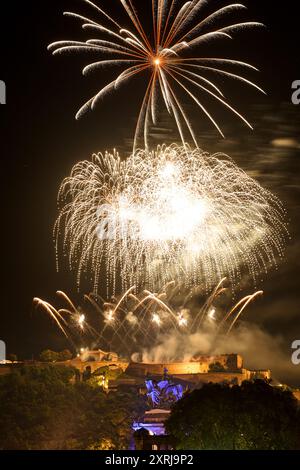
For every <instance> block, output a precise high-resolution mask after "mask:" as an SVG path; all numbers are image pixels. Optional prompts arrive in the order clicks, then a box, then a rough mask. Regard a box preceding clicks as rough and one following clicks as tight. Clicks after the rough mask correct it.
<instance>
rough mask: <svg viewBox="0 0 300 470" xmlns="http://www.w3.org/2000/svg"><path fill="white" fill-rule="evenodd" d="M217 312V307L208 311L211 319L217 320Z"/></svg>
mask: <svg viewBox="0 0 300 470" xmlns="http://www.w3.org/2000/svg"><path fill="white" fill-rule="evenodd" d="M215 313H216V309H215V308H213V307H212V308H211V309H210V311H209V312H208V316H209V318H210V319H211V320H215V319H216V317H215Z"/></svg>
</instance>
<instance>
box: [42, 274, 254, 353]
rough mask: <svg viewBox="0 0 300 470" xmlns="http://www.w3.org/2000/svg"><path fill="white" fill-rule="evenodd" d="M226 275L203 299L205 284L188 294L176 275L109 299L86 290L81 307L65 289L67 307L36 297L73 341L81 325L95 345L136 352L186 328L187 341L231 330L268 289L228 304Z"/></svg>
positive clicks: (85, 334) (82, 332)
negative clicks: (156, 287) (152, 286)
mask: <svg viewBox="0 0 300 470" xmlns="http://www.w3.org/2000/svg"><path fill="white" fill-rule="evenodd" d="M225 281H226V279H225V278H224V279H222V280H221V281H220V282H219V283H218V284H217V286H216V287H215V288H214V289H213V290H212V292H211V293H210V295H209V296H207V298H206V299H205V301H204V302H203V303H199V299H200V298H202V297H203V293H202V287H200V286H199V287H196V288H193V289H192V290H190V291H189V292H188V294H187V295H186V294H184V293H183V292H184V290H182V286H180V285H179V284H176V282H173V281H172V282H169V283H168V284H167V285H166V286H164V287H163V288H162V289H161V290H160V291H159V292H158V293H153V292H151V291H147V290H144V291H142V292H139V293H137V294H136V293H135V290H136V289H135V286H132V287H131V288H129V289H128V290H127V291H126V292H125V293H123V294H122V295H121V296H120V297H119V298H117V299H116V298H112V299H111V300H110V301H109V302H105V301H104V300H103V299H102V298H101V297H99V296H98V295H97V294H89V295H85V296H84V298H85V304H84V305H83V306H81V307H79V308H76V307H75V305H74V303H73V302H72V301H71V300H70V299H69V297H68V296H67V295H66V294H64V293H63V292H57V294H58V295H59V296H60V297H61V298H62V299H63V300H64V301H65V303H66V305H67V308H62V309H59V310H57V309H56V308H55V307H53V306H52V305H51V304H49V303H48V302H45V301H43V300H41V299H39V298H35V299H34V303H35V304H36V306H39V307H41V308H43V309H44V310H45V311H46V312H47V313H48V314H49V315H50V316H51V317H52V318H53V319H54V320H55V322H56V324H57V325H58V326H59V328H60V330H61V331H62V332H63V333H64V334H65V336H66V337H67V338H68V339H70V340H71V341H72V344H73V346H75V347H76V341H78V331H80V336H81V337H80V341H81V342H82V340H83V338H84V340H85V341H86V343H90V344H91V343H92V344H93V345H94V347H95V344H96V345H97V346H101V347H106V348H107V347H109V348H110V347H114V348H116V349H117V350H118V351H119V352H120V351H123V352H125V353H127V354H128V353H129V354H131V353H132V352H136V350H137V349H140V348H141V347H142V348H144V347H146V346H153V345H155V344H157V342H158V341H159V338H161V337H163V336H164V335H172V334H174V333H175V334H180V335H182V338H183V341H184V338H185V337H187V336H189V335H193V334H195V333H199V332H209V333H210V335H211V338H212V340H213V338H217V337H218V336H219V335H228V334H230V332H231V331H232V329H233V327H234V325H235V324H236V323H237V321H238V320H239V319H240V317H241V315H242V313H243V312H244V311H245V309H246V307H247V306H248V305H249V304H250V303H251V302H253V301H254V300H255V299H256V298H257V297H258V296H260V295H262V294H263V292H262V291H257V292H255V293H253V294H251V295H247V296H245V297H243V298H242V299H240V300H239V301H238V302H237V303H235V304H234V305H233V306H232V307H231V308H229V309H228V307H227V308H226V307H225V308H224V307H223V306H221V305H220V303H219V299H220V298H221V297H222V295H224V293H225V292H226V291H227V290H228V288H227V287H225ZM83 312H85V313H84V314H83ZM90 317H93V324H94V325H95V326H93V327H92V326H91V324H89V323H88V321H87V319H88V318H90ZM82 318H84V324H83V323H82V321H81V320H82ZM95 318H96V323H95Z"/></svg>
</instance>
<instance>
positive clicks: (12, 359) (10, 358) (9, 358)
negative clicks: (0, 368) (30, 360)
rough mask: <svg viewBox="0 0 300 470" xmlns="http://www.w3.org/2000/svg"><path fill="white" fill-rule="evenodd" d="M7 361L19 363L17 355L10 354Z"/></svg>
mask: <svg viewBox="0 0 300 470" xmlns="http://www.w3.org/2000/svg"><path fill="white" fill-rule="evenodd" d="M7 359H8V360H9V361H11V362H17V360H18V356H17V355H16V354H8V356H7Z"/></svg>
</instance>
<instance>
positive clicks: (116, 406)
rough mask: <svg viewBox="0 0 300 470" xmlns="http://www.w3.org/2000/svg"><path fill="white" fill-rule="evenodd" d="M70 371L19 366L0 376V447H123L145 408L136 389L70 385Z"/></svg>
mask: <svg viewBox="0 0 300 470" xmlns="http://www.w3.org/2000/svg"><path fill="white" fill-rule="evenodd" d="M74 374H75V369H74V368H72V367H66V366H61V365H45V366H42V367H41V366H39V367H37V366H24V367H20V368H19V369H17V370H15V371H14V372H12V373H11V374H8V375H6V376H0V403H1V413H0V430H2V432H0V450H4V449H8V450H23V449H25V450H26V449H28V450H30V449H32V450H35V449H41V450H50V449H54V450H64V449H65V450H69V449H75V450H80V449H95V450H96V449H99V450H100V449H121V450H122V449H128V445H129V440H130V437H131V425H132V422H133V420H134V419H137V418H138V417H140V416H141V415H142V414H143V412H144V410H145V407H146V405H145V398H144V397H141V396H140V395H139V394H138V393H137V391H136V390H126V391H125V392H122V391H117V392H113V393H109V394H106V393H104V392H103V391H102V390H101V388H100V387H97V388H96V387H91V386H90V385H89V384H88V383H87V382H80V383H75V384H73V383H72V382H71V380H70V379H71V378H72V377H73V376H74Z"/></svg>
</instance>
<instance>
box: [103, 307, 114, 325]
mask: <svg viewBox="0 0 300 470" xmlns="http://www.w3.org/2000/svg"><path fill="white" fill-rule="evenodd" d="M104 316H105V319H106V322H107V323H112V322H113V321H114V320H115V317H114V312H113V310H108V311H107V312H105V313H104Z"/></svg>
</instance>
